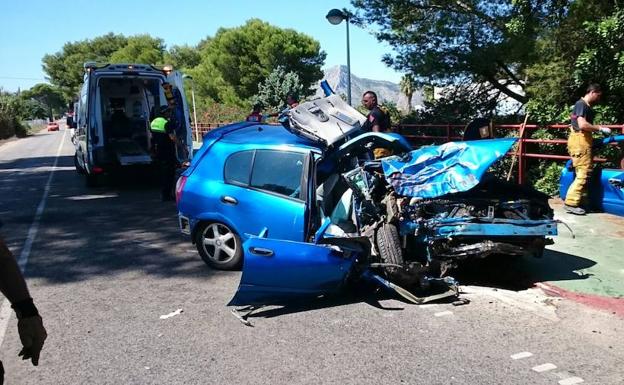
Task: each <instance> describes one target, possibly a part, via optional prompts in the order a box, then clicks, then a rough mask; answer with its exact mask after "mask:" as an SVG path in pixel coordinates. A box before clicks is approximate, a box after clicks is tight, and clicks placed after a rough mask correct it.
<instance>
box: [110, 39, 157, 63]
mask: <svg viewBox="0 0 624 385" xmlns="http://www.w3.org/2000/svg"><path fill="white" fill-rule="evenodd" d="M164 52H165V43H164V41H163V39H161V38H155V37H151V36H150V35H137V36H131V37H129V38H127V41H126V44H125V45H124V46H123V47H121V48H119V49H118V50H116V51H115V52H113V53H112V54H111V56H110V62H112V63H144V64H163V62H164V60H163V54H164Z"/></svg>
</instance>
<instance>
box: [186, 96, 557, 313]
mask: <svg viewBox="0 0 624 385" xmlns="http://www.w3.org/2000/svg"><path fill="white" fill-rule="evenodd" d="M364 121H365V117H364V116H363V115H362V114H360V113H359V112H358V111H357V110H355V109H353V108H352V107H350V106H348V105H347V104H346V103H344V101H342V100H341V99H340V98H339V97H338V96H335V95H331V96H329V97H327V98H324V99H318V100H314V101H310V102H306V103H303V104H301V105H299V106H298V107H296V108H294V109H293V110H291V111H290V114H289V117H288V121H287V122H285V124H284V127H280V126H264V125H257V124H245V123H242V124H236V125H231V126H228V127H224V128H221V129H219V130H215V131H212V132H211V133H210V134H208V135H207V136H206V137H205V138H204V145H203V147H202V149H201V150H200V151H199V153H198V154H197V155H196V156H195V158H194V159H193V163H192V164H191V166H190V167H189V169H188V170H187V171H186V172H185V173H184V174H183V176H182V178H180V180H179V182H178V210H179V220H180V226H181V229H182V231H183V232H185V233H187V234H190V235H191V238H192V240H193V241H194V243H195V244H196V246H197V248H198V251H199V253H200V255H201V256H202V258H203V259H204V260H205V261H206V262H207V263H208V264H209V265H211V266H213V267H216V268H222V269H230V268H235V267H237V266H240V264H241V263H242V265H243V274H242V277H241V282H240V286H239V289H238V291H237V293H236V295H235V296H234V298H233V299H232V301H231V302H230V305H254V306H255V305H268V304H283V303H286V302H289V301H290V300H293V299H299V298H301V297H303V296H306V297H316V296H319V295H326V294H330V293H332V292H337V291H340V290H341V289H342V288H344V286H345V285H348V284H350V283H352V282H353V281H361V280H367V281H372V282H374V283H376V284H378V285H381V286H383V287H386V288H388V289H390V290H392V291H394V292H395V293H397V294H399V295H401V296H403V297H404V298H406V299H408V300H410V301H412V302H415V303H421V302H423V301H424V299H423V298H422V297H416V296H414V295H413V293H415V292H419V291H420V290H421V289H425V290H426V289H427V288H428V287H429V286H430V285H432V284H435V283H445V284H446V285H447V287H449V288H451V289H452V290H450V292H454V293H455V294H456V293H457V291H456V288H455V287H454V280H453V279H452V278H450V277H448V275H449V272H450V271H451V270H452V268H453V267H455V266H457V265H458V264H459V263H461V262H462V261H465V260H470V259H472V258H483V257H486V256H490V255H494V254H495V255H500V256H501V257H505V256H506V255H533V256H539V255H541V253H542V251H543V249H544V246H545V245H546V244H548V243H549V242H551V240H550V238H549V237H551V236H554V235H556V234H557V223H556V222H555V221H554V220H553V212H552V210H551V208H550V207H549V205H548V197H547V196H545V195H543V194H541V193H539V192H537V191H535V190H533V189H530V188H524V187H520V186H517V185H513V184H508V183H505V182H502V181H500V180H497V179H496V178H494V177H492V176H490V175H489V174H488V173H487V172H486V171H487V169H488V168H489V167H490V166H491V165H492V164H493V163H494V162H496V161H497V160H499V159H500V158H502V157H503V156H504V155H505V154H506V153H507V151H508V150H509V149H510V147H511V146H512V145H513V143H514V142H513V139H500V140H495V139H494V140H482V141H474V142H461V143H447V144H444V145H442V146H430V147H423V148H421V149H419V150H415V151H412V150H411V147H410V146H409V144H408V143H407V142H406V141H405V139H404V138H403V137H401V136H400V135H396V134H387V133H362V130H361V125H362V124H363V122H364ZM377 147H384V148H388V149H390V150H391V151H392V152H393V154H394V155H392V156H390V157H387V158H384V159H373V158H372V156H371V153H372V149H374V148H377ZM268 155H270V156H268ZM447 293H448V292H446V293H441V294H440V295H447ZM431 298H439V297H428V298H427V299H431Z"/></svg>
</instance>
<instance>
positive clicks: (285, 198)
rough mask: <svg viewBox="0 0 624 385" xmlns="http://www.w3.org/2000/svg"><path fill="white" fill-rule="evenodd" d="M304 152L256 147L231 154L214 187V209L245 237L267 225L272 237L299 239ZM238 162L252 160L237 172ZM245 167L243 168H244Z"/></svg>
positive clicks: (303, 211) (302, 217)
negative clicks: (249, 166)
mask: <svg viewBox="0 0 624 385" xmlns="http://www.w3.org/2000/svg"><path fill="white" fill-rule="evenodd" d="M309 156H310V155H309V154H308V153H302V152H290V151H277V150H256V151H242V152H238V153H235V154H233V155H231V156H230V157H229V158H228V159H227V161H226V165H225V175H224V179H225V183H224V184H223V185H222V186H220V188H219V191H218V197H217V198H218V200H217V201H216V202H217V205H218V212H219V213H220V214H221V215H223V216H224V217H225V218H227V219H228V221H229V222H230V223H232V224H233V225H234V227H235V228H236V230H237V231H238V232H239V234H241V235H242V236H243V238H245V237H246V236H247V234H258V233H259V232H260V231H261V230H262V229H263V228H268V231H269V234H268V235H269V236H270V237H271V238H275V239H286V240H292V241H303V239H304V234H305V230H306V200H307V191H306V190H307V180H308V177H307V175H308V172H309V171H308V167H307V166H306V164H307V163H308V160H307V159H309ZM239 158H240V159H242V160H240V162H243V163H245V164H249V162H251V163H252V164H253V166H252V169H251V172H250V173H249V174H245V175H243V176H238V175H237V173H236V172H233V171H231V170H236V169H238V167H237V166H236V164H237V163H239ZM245 170H246V169H245Z"/></svg>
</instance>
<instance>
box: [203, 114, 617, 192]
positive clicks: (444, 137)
mask: <svg viewBox="0 0 624 385" xmlns="http://www.w3.org/2000/svg"><path fill="white" fill-rule="evenodd" d="M226 124H229V123H198V125H197V131H196V136H195V138H196V139H195V140H201V138H202V137H203V135H204V134H205V133H206V132H208V131H210V130H212V129H214V128H217V127H221V126H224V125H226ZM522 126H523V124H498V125H495V126H494V127H493V129H494V131H495V132H499V131H500V130H510V131H518V134H517V135H515V136H516V137H519V136H520V134H522V137H521V138H520V140H519V141H518V146H517V149H516V150H512V151H511V152H510V153H509V154H508V155H509V156H515V157H517V163H518V173H517V175H518V178H517V180H518V183H519V184H523V183H524V182H525V181H526V160H527V158H531V159H551V160H556V161H567V160H568V159H570V157H569V156H567V155H557V154H538V153H531V152H527V148H526V147H527V146H526V144H528V143H534V144H555V145H560V146H562V145H565V144H566V143H567V140H565V139H532V138H531V135H532V132H533V131H535V130H537V129H539V128H545V129H547V130H557V131H561V130H568V129H569V127H570V125H569V124H552V125H549V126H538V125H536V124H526V125H524V129H522ZM603 126H604V127H609V128H611V129H612V130H613V132H614V133H617V132H618V131H619V132H621V133H622V134H624V125H622V124H615V125H603ZM465 127H466V126H465V125H461V124H401V125H398V126H396V127H395V130H396V131H397V132H399V133H401V134H402V135H403V136H404V137H405V138H407V140H408V141H410V143H412V145H414V146H422V145H423V144H430V143H438V144H440V143H446V142H450V141H454V140H462V135H461V134H462V132H463V130H464V128H465ZM193 128H195V126H193ZM432 130H433V131H440V135H431V134H430V131H432ZM414 131H415V132H423V131H425V132H427V134H420V133H415V132H414ZM428 141H429V142H428ZM423 142H424V143H423ZM594 160H595V161H597V162H604V161H605V160H606V159H604V158H594Z"/></svg>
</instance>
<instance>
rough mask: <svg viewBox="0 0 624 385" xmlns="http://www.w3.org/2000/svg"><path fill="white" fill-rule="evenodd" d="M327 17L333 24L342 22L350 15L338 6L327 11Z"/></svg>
mask: <svg viewBox="0 0 624 385" xmlns="http://www.w3.org/2000/svg"><path fill="white" fill-rule="evenodd" d="M325 17H326V18H327V21H329V22H330V23H331V24H333V25H337V24H340V23H341V22H342V21H343V20H346V19H348V18H349V16H348V15H347V14H346V13H344V12H343V11H341V10H339V9H336V8H334V9H332V10H331V11H329V12H327V16H325Z"/></svg>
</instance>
